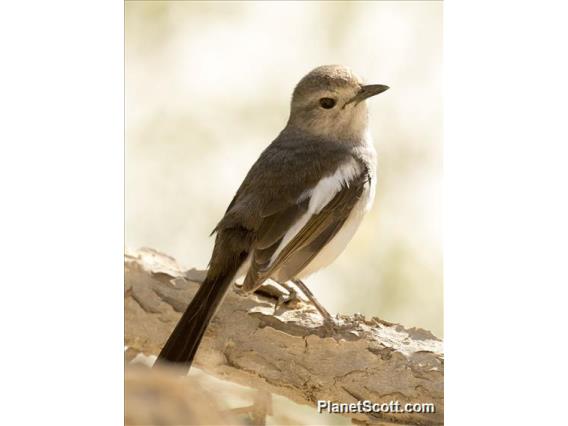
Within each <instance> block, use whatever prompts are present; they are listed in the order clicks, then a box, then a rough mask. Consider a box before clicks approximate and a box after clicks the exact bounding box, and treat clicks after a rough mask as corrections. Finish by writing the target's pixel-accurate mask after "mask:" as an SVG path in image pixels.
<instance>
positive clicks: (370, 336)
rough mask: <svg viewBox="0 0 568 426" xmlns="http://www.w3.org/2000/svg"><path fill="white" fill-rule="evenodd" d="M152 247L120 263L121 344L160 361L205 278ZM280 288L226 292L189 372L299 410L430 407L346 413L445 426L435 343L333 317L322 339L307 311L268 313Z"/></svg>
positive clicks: (368, 419)
mask: <svg viewBox="0 0 568 426" xmlns="http://www.w3.org/2000/svg"><path fill="white" fill-rule="evenodd" d="M204 275H205V273H204V272H203V271H196V270H190V271H188V272H186V273H184V272H183V271H182V270H181V269H180V267H179V266H178V265H177V263H176V261H175V260H174V259H173V258H171V257H169V256H167V255H164V254H161V253H158V252H156V251H154V250H151V249H141V250H139V251H137V252H134V253H130V254H126V255H125V314H124V317H125V318H124V320H125V327H124V329H125V344H126V345H127V346H128V348H129V351H130V352H131V353H132V352H134V353H135V352H141V353H144V354H147V355H150V354H157V353H158V352H159V351H160V349H161V347H162V345H163V344H164V343H165V341H166V339H167V337H168V336H169V334H170V332H171V331H172V330H173V328H174V326H175V324H176V323H177V321H178V319H179V317H180V316H181V313H182V312H183V311H184V309H185V308H186V306H187V305H188V303H189V301H190V300H191V298H192V297H193V295H194V293H195V292H196V290H197V288H198V286H199V282H201V281H202V280H203V278H204ZM279 291H280V290H279V288H278V286H276V285H274V286H268V287H266V288H265V289H263V291H262V293H261V294H255V295H253V296H249V297H242V296H240V295H238V294H237V293H236V292H235V291H230V292H229V294H228V295H227V297H226V298H225V300H224V301H223V303H222V306H221V308H220V309H219V311H218V312H217V314H216V315H215V318H214V319H213V321H212V322H211V324H210V326H209V328H208V330H207V332H206V333H205V337H204V339H203V341H202V343H201V346H200V349H199V351H198V353H197V356H196V359H195V362H194V365H195V366H197V367H198V368H200V369H202V370H204V371H206V372H208V373H210V374H212V375H214V376H217V377H219V378H222V379H225V380H229V381H231V382H236V383H239V384H242V385H246V386H251V387H255V388H258V389H260V390H262V391H267V392H272V393H277V394H280V395H284V396H286V397H288V398H290V399H291V400H293V401H296V402H298V403H301V404H308V405H312V406H316V402H317V401H318V400H326V401H327V400H330V401H332V402H339V403H356V402H357V401H358V400H361V401H364V400H369V401H371V402H373V403H379V404H382V403H390V402H391V401H393V400H394V401H399V402H400V404H401V407H404V405H405V404H406V403H433V404H434V406H435V413H408V412H407V413H345V414H344V415H346V416H348V417H350V418H352V419H353V421H354V422H357V423H362V424H397V425H398V424H408V425H437V424H442V423H443V377H444V373H443V371H444V360H443V353H442V342H441V340H439V339H438V338H436V337H435V336H433V335H432V334H431V333H430V332H429V331H426V330H422V329H417V328H404V327H403V326H401V325H398V324H391V323H388V322H385V321H382V320H380V319H378V318H372V319H365V318H364V317H363V316H362V315H353V316H347V315H340V316H339V322H340V324H341V327H340V330H339V331H337V332H336V333H335V334H334V335H333V336H332V337H326V334H325V333H326V332H325V329H324V328H323V327H322V321H321V318H320V316H319V314H318V312H317V311H316V310H315V309H314V308H313V307H312V306H311V305H309V304H307V303H304V302H299V303H296V305H295V306H282V307H279V308H278V309H277V311H276V312H274V303H275V301H276V300H277V298H278V295H279Z"/></svg>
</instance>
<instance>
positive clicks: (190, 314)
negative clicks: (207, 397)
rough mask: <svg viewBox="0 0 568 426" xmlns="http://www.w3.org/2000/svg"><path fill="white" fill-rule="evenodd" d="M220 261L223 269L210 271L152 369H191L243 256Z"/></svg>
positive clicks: (216, 268) (213, 268) (214, 268)
mask: <svg viewBox="0 0 568 426" xmlns="http://www.w3.org/2000/svg"><path fill="white" fill-rule="evenodd" d="M223 260H224V261H223V262H221V263H222V266H223V267H222V268H218V267H211V268H210V269H209V272H208V274H207V278H206V279H205V281H204V282H203V283H202V284H201V286H200V287H199V290H198V291H197V293H196V294H195V296H194V298H193V299H192V301H191V303H190V304H189V306H188V307H187V309H186V310H185V312H184V314H183V315H182V317H181V319H180V320H179V322H178V323H177V325H176V328H175V329H174V331H173V332H172V334H171V335H170V337H169V338H168V341H167V342H166V345H165V346H164V347H163V348H162V351H161V352H160V355H159V356H158V360H157V361H156V364H155V365H157V364H160V363H163V362H170V363H178V364H181V365H183V366H185V367H187V368H188V369H189V368H190V367H191V363H192V361H193V358H194V356H195V353H196V352H197V349H198V348H199V344H200V342H201V339H202V338H203V334H204V333H205V330H206V329H207V325H208V324H209V322H210V321H211V318H212V317H213V315H214V314H215V311H216V310H217V307H218V306H219V304H220V303H221V301H222V300H223V296H224V295H225V293H226V292H227V290H228V289H229V287H230V286H231V284H232V282H233V279H234V277H235V274H236V273H237V271H238V269H239V266H240V265H241V264H242V262H243V260H244V256H242V255H241V256H235V257H233V258H232V259H227V258H225V259H223ZM219 266H220V265H219Z"/></svg>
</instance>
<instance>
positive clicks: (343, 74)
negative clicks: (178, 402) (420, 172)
mask: <svg viewBox="0 0 568 426" xmlns="http://www.w3.org/2000/svg"><path fill="white" fill-rule="evenodd" d="M387 89H388V86H384V85H381V84H371V85H366V84H363V82H362V80H361V79H360V78H359V77H357V76H356V75H355V74H354V73H353V72H352V71H351V70H350V69H348V68H346V67H344V66H339V65H326V66H321V67H318V68H316V69H314V70H312V71H311V72H310V73H309V74H307V75H306V76H305V77H304V78H302V79H301V80H300V82H299V83H298V85H297V86H296V88H295V90H294V93H293V95H292V104H291V111H290V117H289V119H288V123H287V124H286V127H285V128H284V130H282V132H281V133H280V134H279V135H278V137H277V138H276V139H275V140H274V141H273V142H272V143H271V144H270V145H269V146H268V147H267V148H266V149H265V150H264V152H262V154H261V155H260V157H259V158H258V160H257V161H256V163H254V165H253V166H252V168H251V169H250V171H249V172H248V174H247V176H246V177H245V179H244V181H243V182H242V184H241V186H240V188H239V189H238V191H237V193H236V194H235V196H234V198H233V200H232V201H231V203H230V204H229V207H228V208H227V211H226V212H225V215H224V216H223V218H222V219H221V221H220V222H219V223H218V224H217V226H216V227H215V229H214V230H213V233H216V234H217V236H216V239H215V247H214V249H213V254H212V256H211V260H210V262H209V269H208V271H207V276H206V278H205V281H204V282H203V283H202V284H201V286H200V288H199V290H198V291H197V293H196V294H195V297H194V298H193V300H192V301H191V303H190V304H189V306H188V307H187V309H186V311H185V313H184V314H183V316H182V317H181V319H180V320H179V322H178V324H177V326H176V328H175V329H174V331H173V332H172V334H171V335H170V337H169V339H168V341H167V343H166V345H165V346H164V348H163V349H162V351H161V352H160V355H159V357H158V363H161V362H173V363H181V364H183V365H184V366H187V367H188V368H189V367H190V366H191V363H192V361H193V358H194V356H195V353H196V352H197V349H198V347H199V343H200V342H201V339H202V337H203V334H204V332H205V329H206V328H207V325H208V324H209V321H210V320H211V318H212V316H213V315H214V313H215V311H216V309H217V307H218V306H219V304H220V303H221V301H222V299H223V296H224V295H225V293H226V292H227V290H228V289H229V287H230V286H231V284H232V283H233V282H234V281H235V279H236V278H238V277H242V276H245V279H244V283H243V285H242V290H243V291H244V292H252V291H254V290H256V289H257V288H258V287H259V286H261V285H262V283H263V282H264V281H266V280H267V279H268V278H271V279H273V280H275V281H276V282H278V283H283V284H285V283H286V282H288V281H291V282H293V283H294V284H295V285H296V286H298V287H299V288H300V289H301V290H302V291H303V292H304V294H305V295H306V296H307V297H308V299H309V300H310V301H312V303H314V305H315V307H316V308H317V309H318V310H319V312H320V313H321V314H322V316H323V318H324V324H325V325H326V326H330V325H333V318H332V317H331V315H330V314H329V313H328V312H327V311H326V310H325V309H324V307H323V306H321V304H320V303H319V302H318V301H317V299H316V298H315V297H314V296H313V294H312V293H311V292H310V291H309V289H308V288H307V287H306V286H305V285H304V283H303V281H302V279H303V278H305V277H306V276H308V275H310V274H311V273H313V272H315V271H317V270H318V269H321V268H323V267H325V266H327V265H329V264H330V263H331V262H333V261H334V260H335V259H336V258H337V256H338V255H339V254H340V253H341V252H342V251H343V249H344V248H345V246H346V245H347V243H348V242H349V241H350V240H351V238H352V237H353V234H354V233H355V231H356V230H357V228H358V226H359V224H360V222H361V220H362V218H363V216H364V214H365V213H366V212H367V211H368V210H369V208H370V206H371V204H372V201H373V198H374V193H375V183H376V179H375V170H376V165H375V163H376V152H375V149H374V147H373V143H372V140H371V135H370V134H369V126H368V111H367V105H366V101H365V100H366V99H367V98H369V97H371V96H374V95H377V94H379V93H382V92H384V91H385V90H387ZM213 233H212V234H213Z"/></svg>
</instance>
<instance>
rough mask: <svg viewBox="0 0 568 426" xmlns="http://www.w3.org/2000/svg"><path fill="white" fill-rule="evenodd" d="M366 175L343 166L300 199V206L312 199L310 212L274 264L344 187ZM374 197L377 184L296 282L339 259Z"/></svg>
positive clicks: (281, 246) (287, 236)
mask: <svg viewBox="0 0 568 426" xmlns="http://www.w3.org/2000/svg"><path fill="white" fill-rule="evenodd" d="M362 172H363V171H362V169H361V166H360V165H359V164H358V163H357V162H356V161H355V160H354V159H352V160H350V161H347V162H345V163H344V164H342V165H341V166H340V167H339V168H338V169H337V170H336V172H335V173H334V174H333V175H331V176H328V177H325V178H323V179H321V180H320V181H319V182H318V183H317V185H316V186H315V187H313V188H311V189H310V190H308V191H306V192H304V193H303V194H302V195H301V196H300V198H299V199H298V203H300V202H302V201H304V200H305V199H307V198H310V203H309V206H308V211H307V212H306V213H304V214H303V215H302V216H301V217H300V219H298V221H297V222H296V223H295V224H294V225H293V226H292V227H291V228H290V229H289V230H288V231H287V232H286V234H285V235H284V237H283V239H282V241H281V242H280V244H279V245H278V248H277V249H276V251H275V252H274V254H273V255H272V258H271V260H270V263H271V264H272V262H274V260H275V259H276V258H277V257H278V255H279V254H280V252H282V250H283V249H284V247H286V245H287V244H288V243H289V242H290V241H291V240H292V239H293V238H294V237H295V236H296V235H297V234H298V232H300V230H301V229H302V228H303V227H304V226H305V225H306V223H308V221H309V220H310V218H311V217H312V216H313V215H314V214H317V213H319V212H320V211H321V210H322V209H323V208H324V207H325V206H326V204H327V203H329V202H330V201H331V200H332V199H333V197H335V195H337V193H338V192H339V191H340V190H341V189H342V188H343V187H348V186H349V184H350V183H351V182H352V181H353V179H354V178H356V177H357V176H358V175H359V174H360V173H362ZM373 195H374V182H372V187H371V186H370V185H366V186H365V189H364V191H363V194H362V195H361V199H360V200H359V201H358V202H357V204H356V205H355V207H354V208H353V210H352V211H351V214H350V215H349V217H348V218H347V221H346V222H345V224H344V225H343V226H342V228H341V229H340V231H339V232H338V233H337V234H336V235H335V237H333V239H332V240H331V241H330V242H329V243H328V244H327V245H326V246H325V247H324V248H323V249H322V250H321V251H320V252H319V253H318V254H317V256H316V257H315V258H314V259H313V260H312V261H311V262H310V264H309V265H308V266H307V267H306V268H305V269H304V270H303V271H301V273H300V274H298V276H297V277H296V278H303V277H305V276H307V275H310V274H311V273H313V272H315V271H317V270H318V269H320V268H323V267H325V266H327V265H329V264H330V263H331V262H333V261H334V260H335V259H336V258H337V256H339V254H340V253H341V252H342V251H343V250H344V248H345V246H346V245H347V243H348V242H349V241H350V240H351V238H352V237H353V234H354V233H355V231H356V230H357V228H358V227H359V224H360V223H361V220H362V219H363V216H364V214H365V213H366V212H367V211H368V209H369V208H370V206H371V202H372V199H373Z"/></svg>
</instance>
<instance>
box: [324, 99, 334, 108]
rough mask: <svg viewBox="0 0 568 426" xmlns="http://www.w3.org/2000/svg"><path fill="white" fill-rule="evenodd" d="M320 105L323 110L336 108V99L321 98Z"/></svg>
mask: <svg viewBox="0 0 568 426" xmlns="http://www.w3.org/2000/svg"><path fill="white" fill-rule="evenodd" d="M320 105H321V107H322V108H325V109H331V108H333V107H334V106H335V99H332V98H321V99H320Z"/></svg>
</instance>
